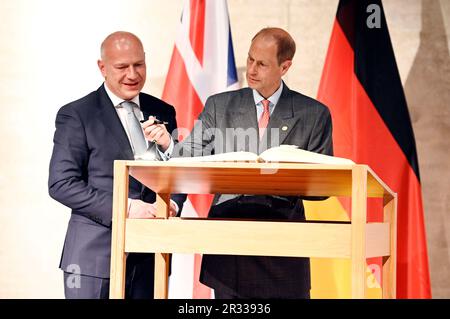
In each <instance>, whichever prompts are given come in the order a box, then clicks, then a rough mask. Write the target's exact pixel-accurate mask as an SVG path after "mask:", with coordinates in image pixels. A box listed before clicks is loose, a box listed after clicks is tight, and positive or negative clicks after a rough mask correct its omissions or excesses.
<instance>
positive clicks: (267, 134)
mask: <svg viewBox="0 0 450 319" xmlns="http://www.w3.org/2000/svg"><path fill="white" fill-rule="evenodd" d="M294 54H295V42H294V40H293V39H292V37H291V36H290V35H289V33H287V32H286V31H285V30H282V29H280V28H265V29H262V30H261V31H259V32H258V33H257V34H256V35H255V36H254V38H253V40H252V42H251V45H250V49H249V51H248V57H247V82H248V86H249V87H248V88H243V89H240V90H237V91H232V92H225V93H220V94H217V95H213V96H211V97H209V98H208V100H207V101H206V104H205V108H204V110H203V112H202V113H201V114H200V116H199V120H200V121H198V122H197V124H196V126H195V127H194V130H193V132H195V133H194V134H191V135H190V136H188V137H187V138H186V139H185V140H184V141H183V142H182V143H180V144H178V145H177V146H176V147H175V150H174V155H175V156H192V155H198V154H202V153H203V154H205V155H208V154H210V153H211V152H214V153H215V154H217V153H222V152H225V151H227V152H228V151H251V152H258V153H262V152H263V151H264V150H266V149H268V148H271V147H275V146H278V145H281V144H290V145H297V146H299V147H300V148H301V149H305V150H309V151H313V152H318V153H323V154H327V155H332V153H333V146H332V138H331V137H332V126H331V116H330V112H329V110H328V108H327V107H326V106H325V105H323V104H321V103H320V102H318V101H316V100H314V99H312V98H310V97H307V96H305V95H303V94H300V93H298V92H295V91H293V90H290V89H289V88H288V87H287V85H286V84H285V83H284V82H283V81H282V77H283V76H284V75H285V74H286V73H287V72H288V70H289V68H290V67H291V65H292V60H293V58H294ZM230 128H234V129H236V130H234V131H233V130H229V129H230ZM202 130H203V132H202ZM211 132H214V134H212V133H211ZM252 132H253V134H252ZM219 133H220V134H219ZM243 134H245V136H244V135H243ZM239 141H240V142H239ZM205 146H206V147H205ZM309 199H322V198H309ZM208 216H209V217H210V218H238V219H245V218H250V219H266V220H270V219H286V220H295V221H303V220H305V212H304V208H303V203H302V198H300V197H299V196H289V197H286V196H271V195H270V194H267V195H259V196H254V195H251V194H249V195H236V194H216V196H215V197H214V201H213V205H212V207H211V209H210V211H209V215H208ZM309 269H310V267H309V259H308V258H291V257H263V256H230V255H203V261H202V269H201V274H200V280H201V282H202V283H204V284H205V285H207V286H209V287H211V288H213V289H214V291H215V296H216V298H221V299H236V298H239V299H242V298H309V296H310V294H309V292H310V270H309Z"/></svg>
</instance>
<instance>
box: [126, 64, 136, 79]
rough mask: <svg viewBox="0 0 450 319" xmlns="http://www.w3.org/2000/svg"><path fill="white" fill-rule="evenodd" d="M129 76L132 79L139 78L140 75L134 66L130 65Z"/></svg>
mask: <svg viewBox="0 0 450 319" xmlns="http://www.w3.org/2000/svg"><path fill="white" fill-rule="evenodd" d="M127 76H128V78H130V79H135V78H136V77H137V76H138V73H137V71H136V68H135V67H134V66H132V65H130V66H129V67H128V72H127Z"/></svg>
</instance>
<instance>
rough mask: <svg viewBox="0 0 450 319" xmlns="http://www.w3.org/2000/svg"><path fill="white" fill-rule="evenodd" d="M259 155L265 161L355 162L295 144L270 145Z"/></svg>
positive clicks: (348, 163) (346, 163) (351, 163)
mask: <svg viewBox="0 0 450 319" xmlns="http://www.w3.org/2000/svg"><path fill="white" fill-rule="evenodd" d="M260 157H261V158H262V159H263V160H264V161H266V162H288V163H314V164H332V165H334V164H342V165H353V164H355V162H353V161H352V160H350V159H347V158H342V157H336V156H329V155H324V154H320V153H315V152H310V151H305V150H302V149H300V148H298V147H297V146H296V145H280V146H278V147H272V148H270V149H268V150H266V151H264V152H262V153H261V155H260Z"/></svg>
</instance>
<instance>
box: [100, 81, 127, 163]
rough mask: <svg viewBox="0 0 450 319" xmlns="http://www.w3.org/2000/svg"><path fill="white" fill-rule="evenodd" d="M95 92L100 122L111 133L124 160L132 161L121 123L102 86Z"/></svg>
mask: <svg viewBox="0 0 450 319" xmlns="http://www.w3.org/2000/svg"><path fill="white" fill-rule="evenodd" d="M97 92H98V96H99V106H100V121H101V122H102V123H103V125H104V126H105V127H106V129H107V130H108V131H109V132H110V133H111V136H112V137H113V139H114V141H115V142H116V144H117V146H118V148H119V149H120V152H121V153H122V154H123V156H124V158H126V159H133V158H134V156H133V150H132V149H131V145H130V142H129V141H128V137H127V134H126V132H125V130H124V128H123V126H122V123H121V122H120V119H119V116H118V115H117V111H116V110H115V108H114V106H113V104H112V102H111V100H110V99H109V97H108V94H107V93H106V91H105V88H104V86H103V85H102V86H101V87H100V88H99V89H98V91H97Z"/></svg>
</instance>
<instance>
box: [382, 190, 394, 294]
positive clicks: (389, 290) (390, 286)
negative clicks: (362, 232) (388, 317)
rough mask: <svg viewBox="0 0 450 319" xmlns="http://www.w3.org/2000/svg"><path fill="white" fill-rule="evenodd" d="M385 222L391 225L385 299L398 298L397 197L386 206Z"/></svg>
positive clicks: (385, 262) (383, 285)
mask: <svg viewBox="0 0 450 319" xmlns="http://www.w3.org/2000/svg"><path fill="white" fill-rule="evenodd" d="M384 221H385V222H388V223H389V225H390V251H391V254H390V256H385V257H383V283H382V291H383V298H385V299H388V298H389V299H395V298H396V285H397V278H396V276H397V197H394V198H393V199H392V200H391V201H390V202H388V203H387V204H386V205H385V206H384Z"/></svg>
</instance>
